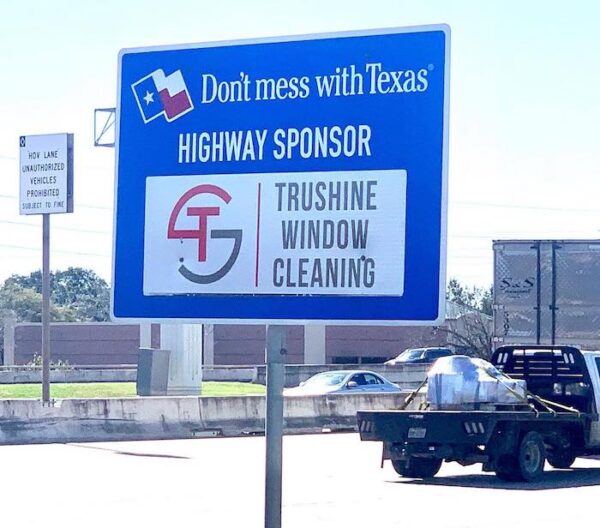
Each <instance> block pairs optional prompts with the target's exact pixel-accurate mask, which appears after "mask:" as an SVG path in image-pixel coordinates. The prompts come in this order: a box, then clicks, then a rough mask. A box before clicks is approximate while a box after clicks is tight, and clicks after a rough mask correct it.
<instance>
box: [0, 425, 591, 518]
mask: <svg viewBox="0 0 600 528" xmlns="http://www.w3.org/2000/svg"><path fill="white" fill-rule="evenodd" d="M379 457H380V448H379V444H376V443H361V442H360V440H359V438H358V436H357V435H355V434H337V435H332V434H330V435H307V436H290V437H286V438H285V439H284V498H283V500H284V511H283V526H284V527H285V528H296V527H298V528H300V527H302V528H320V527H327V528H332V527H336V528H337V527H344V528H346V527H361V528H364V527H366V526H369V527H373V526H378V527H395V526H398V527H400V526H401V527H414V526H424V527H434V526H435V527H440V528H454V527H461V528H482V527H487V528H496V527H500V526H501V527H503V528H513V527H517V526H527V527H528V528H537V527H540V528H541V527H544V528H549V527H554V526H556V527H561V528H562V527H564V526H565V525H573V524H575V523H579V525H580V526H589V527H590V528H591V527H593V526H597V525H598V519H599V518H600V507H599V505H598V503H597V502H596V500H598V497H599V496H600V495H599V492H600V462H599V461H596V460H585V459H579V460H578V461H577V463H576V466H575V469H574V470H565V471H558V470H551V469H550V468H548V470H549V471H548V473H547V476H546V479H545V480H544V481H543V482H541V483H538V484H527V485H519V484H506V483H503V482H501V481H499V480H497V479H496V478H495V477H494V476H493V475H489V474H484V473H481V471H479V468H478V466H471V467H468V468H462V467H460V466H458V465H457V464H445V465H444V467H443V468H442V471H441V472H440V474H439V476H438V477H436V478H435V479H432V480H429V481H414V480H410V479H402V478H399V477H397V476H396V474H395V473H394V471H393V469H392V468H391V466H390V465H389V463H386V467H385V468H384V469H379ZM263 488H264V438H261V437H252V438H232V439H198V440H175V441H173V440H172V441H164V442H127V443H102V444H68V445H59V444H56V445H40V446H2V447H0V497H1V504H2V508H1V510H0V511H1V517H0V518H1V519H2V521H1V523H2V526H3V527H7V528H9V527H11V528H12V527H18V528H21V527H23V528H30V527H39V528H44V527H61V528H71V527H78V528H79V527H85V528H92V527H102V528H108V527H110V528H125V527H128V528H129V527H131V528H154V527H168V528H175V527H185V526H198V527H206V526H210V527H244V528H246V527H249V528H253V527H261V526H263Z"/></svg>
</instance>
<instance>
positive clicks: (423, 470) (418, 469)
mask: <svg viewBox="0 0 600 528" xmlns="http://www.w3.org/2000/svg"><path fill="white" fill-rule="evenodd" d="M392 466H393V467H394V470H395V471H396V473H398V475H400V476H401V477H408V478H431V477H435V475H437V472H438V471H439V470H440V468H441V467H442V459H441V458H424V457H410V459H409V460H392Z"/></svg>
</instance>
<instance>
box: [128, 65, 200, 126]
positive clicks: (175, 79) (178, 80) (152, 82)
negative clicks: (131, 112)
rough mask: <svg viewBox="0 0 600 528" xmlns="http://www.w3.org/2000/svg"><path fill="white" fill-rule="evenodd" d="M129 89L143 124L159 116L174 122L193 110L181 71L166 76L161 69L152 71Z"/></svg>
mask: <svg viewBox="0 0 600 528" xmlns="http://www.w3.org/2000/svg"><path fill="white" fill-rule="evenodd" d="M131 89H132V90H133V95H134V96H135V100H136V102H137V104H138V108H139V109H140V113H141V115H142V119H143V120H144V123H149V122H150V121H153V120H154V119H156V118H157V117H160V116H164V118H165V119H166V120H167V121H168V122H171V121H175V119H177V118H179V117H181V116H183V115H185V114H187V113H188V112H190V111H192V110H193V109H194V105H193V104H192V98H191V97H190V94H189V92H188V89H187V86H186V85H185V81H184V80H183V75H182V73H181V70H177V71H175V72H173V73H172V74H171V75H168V76H165V72H164V71H163V70H161V69H158V70H154V71H153V72H152V73H150V74H149V75H146V76H145V77H143V78H141V79H140V80H139V81H137V82H135V83H133V84H132V85H131Z"/></svg>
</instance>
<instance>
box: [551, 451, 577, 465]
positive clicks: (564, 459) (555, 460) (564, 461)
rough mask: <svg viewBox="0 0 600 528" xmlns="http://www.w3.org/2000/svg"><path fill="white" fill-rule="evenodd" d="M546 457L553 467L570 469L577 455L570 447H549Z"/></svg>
mask: <svg viewBox="0 0 600 528" xmlns="http://www.w3.org/2000/svg"><path fill="white" fill-rule="evenodd" d="M546 458H547V459H548V464H550V465H551V466H552V467H553V468H556V469H569V468H570V467H571V466H572V465H573V462H575V459H576V458H577V457H576V456H575V454H574V453H573V451H571V450H570V449H549V450H548V453H547V454H546Z"/></svg>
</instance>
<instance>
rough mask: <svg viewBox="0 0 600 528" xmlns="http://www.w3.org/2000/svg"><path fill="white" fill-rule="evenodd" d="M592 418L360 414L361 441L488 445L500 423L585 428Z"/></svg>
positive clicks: (458, 413)
mask: <svg viewBox="0 0 600 528" xmlns="http://www.w3.org/2000/svg"><path fill="white" fill-rule="evenodd" d="M591 418H592V417H591V416H589V415H586V414H583V413H582V414H576V413H572V412H560V413H551V412H538V413H535V412H533V411H529V410H523V411H414V410H404V411H359V412H358V413H357V419H358V431H359V433H360V438H361V440H367V441H378V442H382V441H383V442H393V443H403V442H406V443H409V444H410V443H419V444H422V443H427V444H466V445H469V444H470V445H482V444H487V443H488V441H489V440H490V437H491V435H492V433H493V432H494V430H495V429H496V426H497V425H498V424H499V423H501V422H512V423H514V422H527V421H534V422H535V424H536V428H538V429H539V428H540V427H541V428H544V427H546V426H547V427H548V428H552V427H554V426H555V425H556V424H557V423H561V424H563V425H564V424H570V425H572V426H573V427H583V426H584V424H585V423H586V420H589V419H591Z"/></svg>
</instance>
